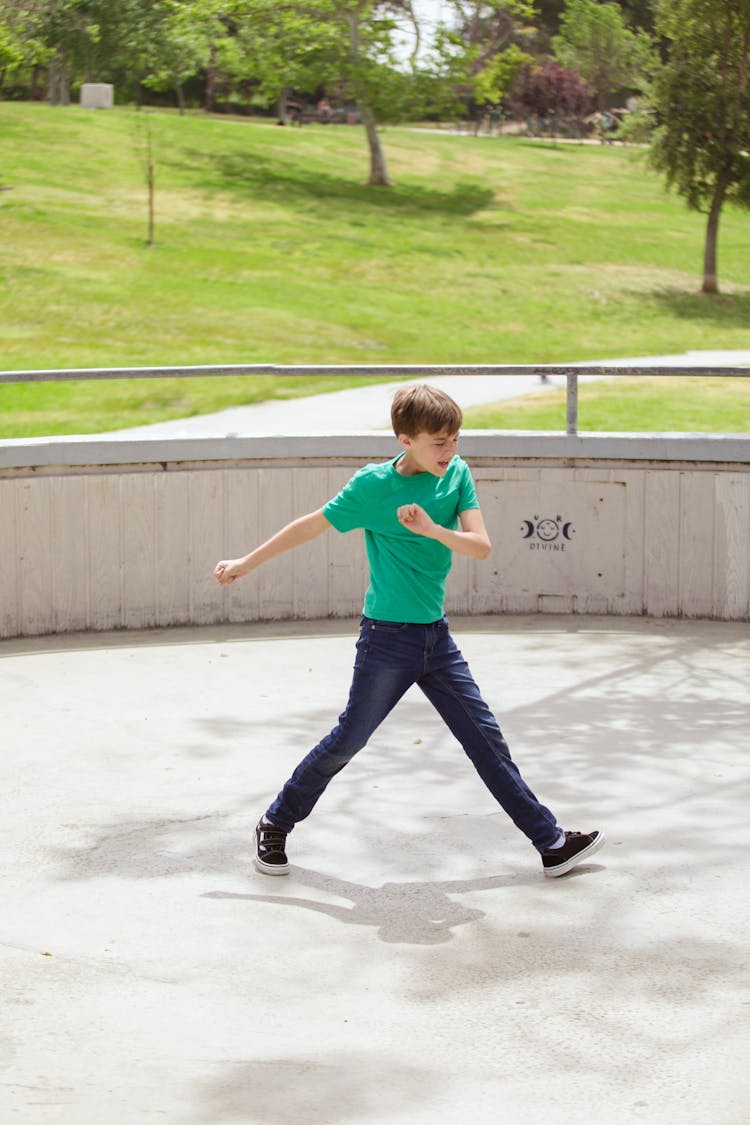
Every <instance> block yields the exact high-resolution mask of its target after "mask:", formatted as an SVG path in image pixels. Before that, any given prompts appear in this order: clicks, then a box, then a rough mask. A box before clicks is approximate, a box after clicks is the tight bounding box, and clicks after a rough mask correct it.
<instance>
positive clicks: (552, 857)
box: [542, 832, 604, 879]
mask: <svg viewBox="0 0 750 1125" xmlns="http://www.w3.org/2000/svg"><path fill="white" fill-rule="evenodd" d="M603 843H604V833H603V832H588V833H585V832H566V833H565V843H564V844H563V845H562V847H560V848H550V849H549V851H546V852H542V866H543V867H544V874H545V875H547V876H548V877H549V878H550V879H554V878H556V877H557V876H558V875H567V873H568V872H569V871H572V870H573V868H574V867H575V866H576V864H577V863H580V862H581V860H583V859H588V857H589V856H590V855H593V854H594V852H598V851H599V848H600V847H601V846H602V844H603Z"/></svg>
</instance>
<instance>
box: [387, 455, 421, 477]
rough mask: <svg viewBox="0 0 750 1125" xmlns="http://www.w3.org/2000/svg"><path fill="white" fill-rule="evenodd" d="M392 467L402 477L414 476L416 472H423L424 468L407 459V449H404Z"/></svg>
mask: <svg viewBox="0 0 750 1125" xmlns="http://www.w3.org/2000/svg"><path fill="white" fill-rule="evenodd" d="M394 468H395V470H396V472H397V473H400V474H401V476H402V477H415V476H416V475H417V474H418V473H424V472H425V471H426V470H425V469H422V468H420V466H419V465H415V464H414V462H413V461H410V460H409V451H408V450H406V451H405V452H404V453H402V454H401V455H400V456H399V457H398V458H397V460H396V464H395V465H394Z"/></svg>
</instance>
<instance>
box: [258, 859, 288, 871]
mask: <svg viewBox="0 0 750 1125" xmlns="http://www.w3.org/2000/svg"><path fill="white" fill-rule="evenodd" d="M253 863H254V864H255V868H256V870H257V871H262V872H263V874H264V875H288V874H289V864H288V863H264V862H263V860H262V859H259V857H258V856H257V855H256V856H254V857H253Z"/></svg>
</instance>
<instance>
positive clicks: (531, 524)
mask: <svg viewBox="0 0 750 1125" xmlns="http://www.w3.org/2000/svg"><path fill="white" fill-rule="evenodd" d="M521 532H522V534H523V538H524V539H527V540H528V542H529V550H530V551H564V550H565V548H566V546H567V544H568V543H570V542H571V541H572V538H573V536H574V535H575V528H574V527H573V524H572V521H571V520H564V519H563V517H562V516H555V517H554V519H553V518H552V517H551V516H543V517H539V516H534V518H533V519H531V520H524V521H523V526H522V528H521Z"/></svg>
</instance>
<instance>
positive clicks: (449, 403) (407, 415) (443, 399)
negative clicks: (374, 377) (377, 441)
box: [391, 383, 463, 438]
mask: <svg viewBox="0 0 750 1125" xmlns="http://www.w3.org/2000/svg"><path fill="white" fill-rule="evenodd" d="M462 421H463V413H462V411H461V407H460V406H459V405H458V403H457V402H454V401H453V399H452V398H451V397H450V395H447V394H445V392H444V391H439V390H438V389H437V387H430V386H428V385H427V384H426V383H419V384H417V385H416V386H408V387H401V388H400V390H398V391H396V394H395V395H394V396H393V405H392V406H391V422H392V424H393V432H394V434H395V435H396V437H398V436H399V434H406V436H407V437H412V438H413V437H416V436H417V434H437V433H439V432H440V430H447V431H448V433H450V434H456V433H458V431H459V430H460V428H461V423H462Z"/></svg>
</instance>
